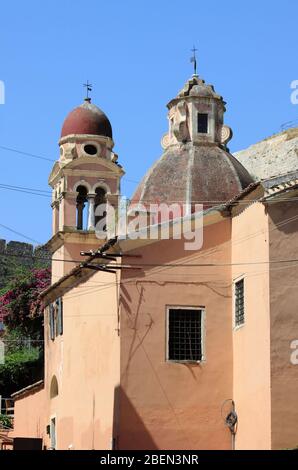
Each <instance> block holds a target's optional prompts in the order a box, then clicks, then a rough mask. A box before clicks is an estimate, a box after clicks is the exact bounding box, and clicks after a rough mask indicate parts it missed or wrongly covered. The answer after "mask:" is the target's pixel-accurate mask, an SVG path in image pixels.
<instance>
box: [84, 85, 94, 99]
mask: <svg viewBox="0 0 298 470" xmlns="http://www.w3.org/2000/svg"><path fill="white" fill-rule="evenodd" d="M83 86H84V87H85V88H86V89H87V96H86V98H85V100H86V101H91V98H90V96H89V91H92V84H91V83H89V81H88V80H87V83H83Z"/></svg>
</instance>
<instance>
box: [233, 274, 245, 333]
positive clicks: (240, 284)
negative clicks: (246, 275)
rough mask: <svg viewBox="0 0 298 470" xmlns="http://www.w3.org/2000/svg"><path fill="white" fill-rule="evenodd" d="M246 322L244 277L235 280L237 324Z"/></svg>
mask: <svg viewBox="0 0 298 470" xmlns="http://www.w3.org/2000/svg"><path fill="white" fill-rule="evenodd" d="M243 323H244V279H241V280H240V281H237V282H235V326H240V325H243Z"/></svg>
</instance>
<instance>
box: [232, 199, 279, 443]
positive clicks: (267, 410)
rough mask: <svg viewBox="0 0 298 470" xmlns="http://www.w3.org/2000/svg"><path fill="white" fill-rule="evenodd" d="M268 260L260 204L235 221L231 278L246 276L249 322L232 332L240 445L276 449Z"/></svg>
mask: <svg viewBox="0 0 298 470" xmlns="http://www.w3.org/2000/svg"><path fill="white" fill-rule="evenodd" d="M268 260H269V239H268V217H267V215H266V212H265V207H264V206H263V204H261V203H256V204H253V205H251V206H250V207H248V208H246V209H245V210H244V211H243V212H242V213H241V214H239V215H238V216H235V217H233V223H232V263H233V264H234V265H233V267H232V279H233V280H237V279H238V278H239V277H244V297H245V305H244V308H245V323H244V325H243V326H241V327H238V329H237V328H236V329H235V328H234V331H233V350H234V354H233V356H234V387H233V390H234V391H233V398H234V401H235V405H236V412H237V414H238V429H237V434H236V440H235V444H236V449H270V448H271V397H270V317H269V274H268V273H269V265H268ZM255 262H261V263H263V262H264V264H252V263H255ZM239 263H240V264H239ZM242 263H248V264H242ZM237 264H238V265H237ZM232 303H233V304H234V298H233V300H232ZM232 308H233V309H234V305H232ZM232 326H234V325H231V328H232Z"/></svg>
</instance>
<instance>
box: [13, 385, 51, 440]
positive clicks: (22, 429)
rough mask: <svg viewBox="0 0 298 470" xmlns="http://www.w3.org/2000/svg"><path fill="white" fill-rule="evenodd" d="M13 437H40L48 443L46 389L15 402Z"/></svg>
mask: <svg viewBox="0 0 298 470" xmlns="http://www.w3.org/2000/svg"><path fill="white" fill-rule="evenodd" d="M14 406H15V409H14V414H15V419H14V430H13V437H39V438H42V439H43V442H44V444H46V443H47V434H46V409H47V400H46V395H45V391H44V389H41V390H38V391H36V390H32V391H31V392H28V393H27V394H26V395H25V396H23V397H20V398H19V399H16V400H15V405H14Z"/></svg>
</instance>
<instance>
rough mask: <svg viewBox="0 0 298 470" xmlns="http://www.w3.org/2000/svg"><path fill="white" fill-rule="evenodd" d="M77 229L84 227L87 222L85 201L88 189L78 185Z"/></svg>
mask: <svg viewBox="0 0 298 470" xmlns="http://www.w3.org/2000/svg"><path fill="white" fill-rule="evenodd" d="M77 193H78V195H77V201H76V202H77V205H76V207H77V230H83V229H84V227H86V225H87V223H86V220H87V209H86V203H87V194H88V189H87V188H86V187H85V186H83V185H80V186H78V187H77Z"/></svg>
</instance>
